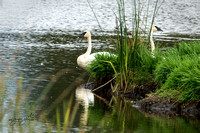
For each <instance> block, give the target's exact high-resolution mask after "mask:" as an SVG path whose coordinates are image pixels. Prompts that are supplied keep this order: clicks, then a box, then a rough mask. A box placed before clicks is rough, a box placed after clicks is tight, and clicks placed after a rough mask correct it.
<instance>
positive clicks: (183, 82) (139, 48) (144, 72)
mask: <svg viewBox="0 0 200 133" xmlns="http://www.w3.org/2000/svg"><path fill="white" fill-rule="evenodd" d="M117 2H118V16H117V22H118V23H117V25H116V27H117V32H116V33H117V39H116V42H115V43H114V45H115V46H116V49H115V53H114V54H111V55H112V56H110V55H98V56H97V57H96V60H94V61H93V62H92V63H91V64H90V66H89V67H88V70H89V71H90V72H91V74H92V75H93V76H94V77H95V78H96V79H97V80H99V81H102V80H106V81H109V82H110V81H111V80H110V79H112V87H111V88H112V91H113V92H114V93H117V94H119V93H122V94H126V93H130V92H132V93H134V92H136V89H138V88H136V86H143V87H142V89H144V88H145V87H146V86H151V85H150V84H154V86H152V87H153V88H150V90H148V91H147V92H148V93H149V92H151V91H153V92H154V90H155V89H157V88H159V89H157V91H156V92H155V94H156V95H159V97H169V96H170V97H171V98H174V99H176V100H178V101H184V102H189V101H192V100H199V99H200V82H199V81H200V80H199V79H200V78H199V75H200V74H199V71H200V66H199V64H200V62H199V60H200V58H199V51H200V42H189V43H184V42H182V43H179V44H178V47H174V48H170V49H168V50H167V51H160V50H159V49H155V51H153V52H152V51H151V50H150V41H149V40H150V34H151V30H152V28H151V27H152V25H153V23H154V19H155V17H156V14H157V12H158V9H159V6H160V3H159V1H158V0H157V1H156V2H155V7H154V11H153V13H152V20H151V22H147V19H145V18H147V17H149V12H148V10H149V6H148V4H147V5H146V6H144V5H145V4H146V3H140V2H138V1H136V0H133V1H132V3H131V4H132V5H133V8H132V14H133V15H132V16H133V17H132V27H130V26H129V27H128V26H127V20H126V9H125V7H126V6H125V2H124V0H118V1H117ZM145 7H147V9H144V8H145ZM142 14H143V15H142ZM142 18H143V19H142ZM147 23H151V25H148V26H147ZM141 27H143V28H141ZM130 29H131V30H130ZM140 88H141V87H140Z"/></svg>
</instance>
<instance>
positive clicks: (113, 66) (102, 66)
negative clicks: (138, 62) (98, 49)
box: [87, 54, 119, 80]
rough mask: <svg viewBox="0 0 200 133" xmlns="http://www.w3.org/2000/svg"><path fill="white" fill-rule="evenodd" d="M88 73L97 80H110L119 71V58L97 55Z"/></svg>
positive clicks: (109, 55)
mask: <svg viewBox="0 0 200 133" xmlns="http://www.w3.org/2000/svg"><path fill="white" fill-rule="evenodd" d="M95 58H96V59H95V60H93V61H92V62H91V64H90V65H89V66H88V68H87V69H88V71H89V72H91V74H92V75H93V76H94V77H95V78H97V79H100V80H101V79H110V78H112V77H113V75H114V74H115V73H116V72H117V71H119V63H118V57H117V56H116V55H114V54H97V55H96V56H95Z"/></svg>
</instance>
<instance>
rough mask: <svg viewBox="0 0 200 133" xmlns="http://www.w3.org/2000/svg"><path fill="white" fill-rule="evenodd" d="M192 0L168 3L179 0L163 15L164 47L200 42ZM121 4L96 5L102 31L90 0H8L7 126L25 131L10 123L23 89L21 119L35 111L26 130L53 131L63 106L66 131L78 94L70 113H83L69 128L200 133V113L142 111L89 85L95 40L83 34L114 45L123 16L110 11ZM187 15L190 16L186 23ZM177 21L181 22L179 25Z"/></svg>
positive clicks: (0, 63)
mask: <svg viewBox="0 0 200 133" xmlns="http://www.w3.org/2000/svg"><path fill="white" fill-rule="evenodd" d="M128 2H130V1H128ZM192 2H193V3H195V2H196V1H195V0H194V1H192ZM192 2H191V1H186V2H185V1H184V2H177V3H176V2H174V5H175V6H174V8H175V9H174V10H169V9H168V8H167V7H168V6H171V4H173V2H171V3H170V2H169V3H168V2H166V3H165V4H164V5H163V6H162V8H161V9H160V10H161V11H160V12H161V13H160V15H158V18H157V19H156V23H157V24H158V25H160V27H163V28H162V29H163V30H164V32H162V33H157V34H156V35H155V40H156V43H157V44H159V47H168V46H171V45H173V44H174V42H177V41H181V40H185V41H188V40H189V41H194V40H200V36H199V33H200V32H199V29H200V27H199V21H196V19H197V20H199V19H198V18H199V17H200V15H199V14H198V13H196V12H198V11H199V9H197V6H196V5H195V4H193V5H192V4H191V3H192ZM113 3H115V1H113V2H110V1H106V2H102V1H95V2H92V3H91V4H92V6H93V7H94V9H95V11H96V13H97V17H98V18H99V21H100V23H102V25H101V26H102V27H103V29H105V30H104V31H105V32H103V33H102V32H99V31H100V29H99V27H98V24H97V22H96V20H95V18H94V16H93V14H92V12H91V11H90V8H89V7H88V4H87V2H86V1H81V2H80V1H77V0H75V1H71V2H69V1H67V0H64V1H59V0H55V1H53V0H51V1H44V0H35V1H34V2H33V1H31V0H19V1H14V0H1V1H0V76H1V77H0V82H1V91H0V97H1V99H0V103H1V104H0V105H1V106H0V107H1V113H0V120H1V123H0V132H5V133H6V132H11V131H13V132H17V131H18V132H20V131H19V130H18V129H19V128H18V127H20V126H19V125H18V123H17V122H16V123H15V124H13V126H14V130H12V128H11V126H10V121H9V119H13V118H15V116H14V115H13V112H12V111H15V110H17V109H16V106H17V105H16V103H18V101H16V100H15V99H16V98H17V96H18V94H19V89H21V92H23V94H25V95H26V97H25V98H24V99H23V95H22V94H21V95H20V97H21V99H22V100H21V101H20V103H21V105H20V108H21V109H20V110H21V111H20V112H18V113H19V114H17V115H19V116H16V118H26V117H27V116H28V115H30V114H31V113H33V114H34V120H33V121H31V120H30V121H24V124H23V125H22V126H21V127H22V128H23V129H24V130H25V131H26V132H27V131H29V130H30V129H31V131H32V132H46V131H47V130H48V125H50V127H51V129H50V131H51V132H56V131H57V122H56V108H58V109H59V110H60V117H61V124H60V127H61V128H62V129H63V128H64V127H63V125H64V117H65V114H66V111H67V109H68V107H69V103H70V99H72V102H71V108H70V109H71V113H70V117H71V116H73V113H74V112H75V115H74V120H73V122H72V123H71V125H70V126H69V131H71V132H80V131H83V132H146V133H149V132H152V133H155V132H159V133H160V132H181V133H183V132H185V133H188V132H191V133H195V132H200V122H199V121H198V120H197V119H196V118H193V117H192V118H187V117H181V116H179V115H177V114H171V113H166V112H164V113H162V112H161V111H159V112H156V113H155V112H154V113H153V112H143V111H141V112H140V111H139V110H137V109H136V108H134V107H133V103H131V102H130V101H127V100H122V99H120V98H114V97H110V98H109V99H101V98H99V97H96V96H94V95H93V94H92V93H90V92H89V90H86V89H84V88H83V87H82V86H81V84H85V83H87V82H88V79H89V77H90V74H89V73H87V72H86V71H85V70H83V69H82V68H80V67H79V66H78V65H77V63H76V59H77V57H78V56H79V55H80V54H82V53H84V52H85V51H86V48H87V40H85V39H84V40H82V41H81V40H80V39H78V38H77V37H76V36H77V35H78V34H80V33H82V31H83V30H85V29H89V30H91V31H92V35H93V40H92V42H93V51H103V50H105V49H109V50H110V49H114V46H113V41H112V39H111V38H112V37H113V36H114V35H115V34H114V29H115V18H113V16H114V15H113V12H112V11H110V9H113V10H114V11H115V10H117V5H114V4H113ZM180 5H181V6H180ZM186 5H187V8H184V7H185V6H186ZM151 6H153V5H151ZM181 7H182V8H184V9H185V10H187V11H188V10H189V11H190V12H188V14H186V15H185V16H184V14H185V13H184V14H181V12H178V15H177V17H174V13H175V12H176V13H177V10H178V11H179V10H182V8H181ZM130 9H131V8H130V7H128V10H130ZM166 9H168V10H167V11H166ZM164 11H165V12H164ZM162 13H163V14H162ZM161 14H162V15H161ZM170 14H171V17H170ZM181 16H182V17H183V18H184V19H185V20H186V21H181V19H182V17H181ZM128 17H130V15H129V16H128ZM105 18H106V20H105ZM176 19H179V20H180V21H178V20H176ZM177 21H178V24H177V25H178V26H177V25H175V24H174V23H175V22H177ZM191 23H192V24H191ZM184 26H185V28H183V27H184ZM191 27H193V28H191ZM20 82H21V83H20ZM4 86H5V91H3V90H4ZM46 90H47V91H46ZM45 91H46V92H45ZM24 92H26V93H24ZM41 96H42V100H41V101H40V100H39V99H40V98H41ZM28 105H32V106H33V108H32V109H30V108H29V107H27V106H28ZM43 111H47V112H46V113H45V117H46V119H44V118H41V119H39V118H38V117H39V116H40V114H41V112H43ZM15 115H16V114H15ZM70 120H71V119H70ZM28 122H30V123H29V124H32V126H31V128H30V127H29V125H28V124H27V123H28ZM32 128H33V129H32Z"/></svg>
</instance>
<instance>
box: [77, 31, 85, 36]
mask: <svg viewBox="0 0 200 133" xmlns="http://www.w3.org/2000/svg"><path fill="white" fill-rule="evenodd" d="M85 34H86V32H83V33H82V34H80V35H78V37H84V35H85Z"/></svg>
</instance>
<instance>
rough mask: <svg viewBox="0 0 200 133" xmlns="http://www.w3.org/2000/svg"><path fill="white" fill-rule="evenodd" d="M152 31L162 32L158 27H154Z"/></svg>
mask: <svg viewBox="0 0 200 133" xmlns="http://www.w3.org/2000/svg"><path fill="white" fill-rule="evenodd" d="M152 31H153V32H154V31H162V30H161V29H160V28H159V27H158V26H156V25H153V26H152Z"/></svg>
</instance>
